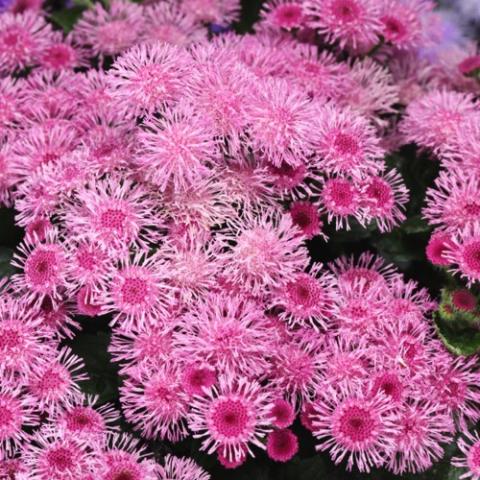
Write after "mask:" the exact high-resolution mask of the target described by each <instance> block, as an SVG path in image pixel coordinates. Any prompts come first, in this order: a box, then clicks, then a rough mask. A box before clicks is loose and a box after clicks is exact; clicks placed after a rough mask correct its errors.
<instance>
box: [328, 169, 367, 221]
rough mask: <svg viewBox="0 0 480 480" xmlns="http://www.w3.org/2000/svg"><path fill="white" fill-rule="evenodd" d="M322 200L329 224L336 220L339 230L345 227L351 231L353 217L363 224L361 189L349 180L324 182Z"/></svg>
mask: <svg viewBox="0 0 480 480" xmlns="http://www.w3.org/2000/svg"><path fill="white" fill-rule="evenodd" d="M320 199H321V201H322V204H323V207H324V208H325V210H326V212H327V218H328V223H332V222H333V221H334V220H335V227H336V229H337V230H339V229H341V228H344V227H345V228H346V229H347V230H349V229H350V225H349V221H350V218H351V217H353V218H355V219H356V220H357V221H358V222H359V223H360V224H361V225H362V224H363V222H364V214H363V212H362V209H361V192H360V189H359V187H358V186H357V185H356V184H355V183H354V182H353V181H351V180H349V179H348V178H343V177H332V178H327V179H326V180H325V181H324V184H323V188H322V192H321V194H320Z"/></svg>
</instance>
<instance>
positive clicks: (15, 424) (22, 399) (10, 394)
mask: <svg viewBox="0 0 480 480" xmlns="http://www.w3.org/2000/svg"><path fill="white" fill-rule="evenodd" d="M0 385H1V392H0V453H1V454H8V455H11V454H13V453H15V452H16V451H17V449H18V448H19V447H20V446H21V445H22V443H28V441H30V436H29V434H28V433H27V432H26V431H25V430H24V429H23V427H27V428H32V427H36V426H37V425H38V424H39V418H38V415H37V413H36V409H35V401H34V399H33V398H32V397H31V396H30V395H28V394H27V393H26V392H25V391H24V390H23V388H22V387H21V386H19V385H17V386H15V387H13V386H10V385H9V384H7V383H4V382H3V381H2V380H0ZM0 473H1V471H0Z"/></svg>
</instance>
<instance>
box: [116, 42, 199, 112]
mask: <svg viewBox="0 0 480 480" xmlns="http://www.w3.org/2000/svg"><path fill="white" fill-rule="evenodd" d="M189 62H190V59H189V57H188V55H187V53H186V51H185V50H183V49H182V48H179V47H177V46H175V45H169V44H167V43H162V42H154V43H142V44H138V45H136V46H135V47H133V48H131V49H130V50H128V51H127V52H126V53H124V54H123V55H122V56H120V57H119V58H117V60H116V61H115V63H114V64H113V66H112V68H111V69H110V70H109V85H110V89H111V94H112V97H113V100H114V101H115V102H116V103H118V108H120V109H127V108H128V114H129V115H132V116H138V115H142V114H147V115H149V114H153V113H155V112H156V111H159V110H161V109H162V108H163V107H165V106H166V105H171V104H172V103H174V102H176V101H177V100H178V99H179V98H180V97H181V96H182V90H183V89H184V88H185V77H186V75H187V72H188V69H189Z"/></svg>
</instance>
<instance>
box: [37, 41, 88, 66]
mask: <svg viewBox="0 0 480 480" xmlns="http://www.w3.org/2000/svg"><path fill="white" fill-rule="evenodd" d="M37 56H38V63H39V65H40V67H41V68H44V69H46V70H53V71H56V72H59V71H61V70H73V69H75V68H80V67H89V66H90V63H89V62H88V51H87V50H86V49H83V48H80V47H78V46H77V45H75V43H74V41H73V39H72V37H71V36H68V37H66V38H65V40H64V38H63V35H62V34H61V33H60V32H54V33H52V38H51V40H50V42H49V44H48V45H46V46H45V47H44V48H43V49H42V51H41V52H39V54H38V55H37Z"/></svg>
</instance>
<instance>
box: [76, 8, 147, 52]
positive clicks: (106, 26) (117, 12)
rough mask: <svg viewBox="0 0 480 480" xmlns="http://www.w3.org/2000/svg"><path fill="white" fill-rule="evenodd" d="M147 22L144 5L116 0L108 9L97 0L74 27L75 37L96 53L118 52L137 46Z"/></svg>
mask: <svg viewBox="0 0 480 480" xmlns="http://www.w3.org/2000/svg"><path fill="white" fill-rule="evenodd" d="M143 26H144V18H143V15H142V7H141V6H140V5H136V4H134V3H130V2H127V1H124V0H114V1H113V2H111V3H110V4H109V7H108V10H106V9H105V8H104V6H103V5H102V4H100V3H99V4H96V5H94V6H93V7H92V8H91V9H89V10H87V11H86V12H84V14H83V15H82V17H81V18H80V20H79V21H78V22H77V23H76V25H75V28H74V30H73V38H74V39H75V40H76V41H77V42H78V43H79V44H81V45H86V46H89V47H90V48H91V49H92V52H93V53H94V54H95V55H100V57H101V58H102V57H103V56H107V55H117V54H119V53H122V52H123V51H125V50H127V49H128V48H130V47H131V46H133V45H134V44H135V43H136V42H137V41H138V40H139V38H140V35H141V32H142V29H143Z"/></svg>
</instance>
